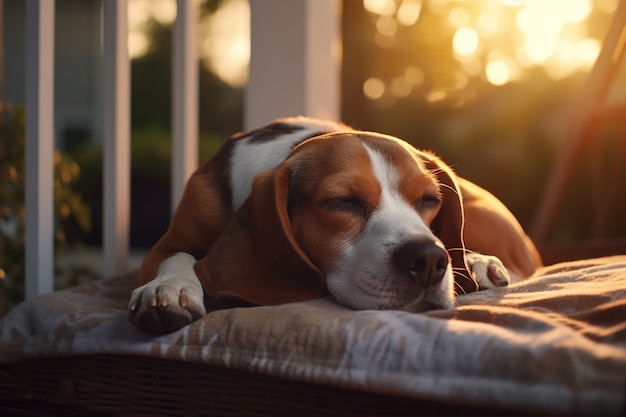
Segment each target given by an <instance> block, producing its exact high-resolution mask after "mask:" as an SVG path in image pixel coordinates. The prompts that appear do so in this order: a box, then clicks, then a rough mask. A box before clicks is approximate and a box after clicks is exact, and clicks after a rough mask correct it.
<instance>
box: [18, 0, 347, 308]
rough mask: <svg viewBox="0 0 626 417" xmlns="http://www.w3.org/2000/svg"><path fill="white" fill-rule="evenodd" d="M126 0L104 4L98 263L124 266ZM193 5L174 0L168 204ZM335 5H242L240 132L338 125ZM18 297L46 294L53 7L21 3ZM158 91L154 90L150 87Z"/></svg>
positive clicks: (187, 117) (192, 138) (192, 73)
mask: <svg viewBox="0 0 626 417" xmlns="http://www.w3.org/2000/svg"><path fill="white" fill-rule="evenodd" d="M127 3H128V0H104V1H103V4H104V61H105V62H104V65H105V69H104V73H105V77H104V83H105V86H104V91H105V97H104V101H105V103H104V112H105V114H104V163H103V170H104V181H105V184H104V207H103V212H104V226H103V227H104V231H103V232H104V244H103V250H104V265H103V273H104V275H105V276H109V275H113V274H117V273H120V272H123V271H125V270H126V269H127V265H128V253H129V222H130V204H129V203H130V82H131V79H130V62H129V57H128V48H127V34H128V24H127ZM198 8H199V5H198V0H177V10H178V16H177V18H176V22H175V30H174V42H173V80H172V86H173V100H172V118H173V123H172V126H173V161H172V205H173V206H175V205H176V204H177V203H178V201H179V199H180V197H181V195H182V191H183V189H184V184H185V182H186V180H187V178H188V176H189V175H190V174H191V173H192V172H193V170H194V169H195V168H196V165H197V141H198V134H197V129H198V98H197V97H198V95H197V94H198V73H197V65H198V61H197V46H196V25H197V21H198ZM339 22H340V3H339V0H298V1H293V0H251V29H252V30H251V33H252V48H253V49H252V56H251V64H250V81H249V85H248V92H247V96H246V104H245V107H246V108H245V115H246V116H245V125H246V128H250V127H254V126H258V125H260V124H262V123H266V122H268V121H270V120H271V119H273V118H276V117H280V116H284V115H294V114H304V115H309V116H314V117H325V118H329V119H335V120H337V119H338V118H339V93H338V92H339V65H340V64H339V63H340V58H341V57H340V53H341V48H340V32H339ZM26 31H27V41H26V49H27V54H26V59H27V65H26V68H27V71H28V73H27V75H26V120H27V124H26V297H27V298H33V297H34V296H36V295H38V294H41V293H45V292H49V291H51V290H52V288H53V277H54V274H53V269H54V268H53V235H54V220H53V192H52V191H53V189H52V187H53V149H54V134H53V132H54V126H53V115H54V108H53V107H54V99H53V97H54V91H53V85H54V82H53V80H54V58H53V55H54V54H53V51H54V0H27V6H26ZM155 87H158V86H155Z"/></svg>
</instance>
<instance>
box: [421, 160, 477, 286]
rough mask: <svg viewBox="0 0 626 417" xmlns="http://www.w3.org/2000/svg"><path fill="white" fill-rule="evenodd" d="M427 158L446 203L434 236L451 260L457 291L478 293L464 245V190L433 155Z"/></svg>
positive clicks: (442, 163)
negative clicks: (466, 260)
mask: <svg viewBox="0 0 626 417" xmlns="http://www.w3.org/2000/svg"><path fill="white" fill-rule="evenodd" d="M424 155H425V156H426V166H427V168H428V169H430V170H431V172H432V173H433V174H434V175H435V176H436V177H437V180H438V181H439V183H440V184H441V194H442V197H443V203H442V206H441V209H440V210H439V213H438V214H437V216H436V217H435V219H434V220H433V222H432V224H431V229H432V231H433V233H434V234H435V235H436V236H437V237H438V238H439V239H441V241H442V242H443V244H444V246H445V247H446V249H447V250H448V254H449V255H450V259H451V260H452V268H453V272H454V281H455V283H456V285H455V291H456V292H457V294H458V293H470V292H475V291H478V284H477V283H476V281H475V280H474V278H472V275H471V273H470V271H469V269H468V268H467V265H466V263H465V244H464V242H463V223H464V215H463V197H462V195H461V187H460V186H459V184H458V183H457V181H456V175H455V174H454V172H452V169H450V167H449V166H448V165H447V164H445V163H444V162H442V161H441V160H440V159H439V158H437V157H436V156H434V155H432V154H427V153H425V154H424Z"/></svg>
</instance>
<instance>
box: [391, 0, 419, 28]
mask: <svg viewBox="0 0 626 417" xmlns="http://www.w3.org/2000/svg"><path fill="white" fill-rule="evenodd" d="M421 11H422V0H404V1H403V2H402V4H401V5H400V7H399V8H398V13H397V14H396V19H398V23H400V24H401V25H404V26H413V25H414V24H415V23H417V19H418V18H419V17H420V12H421Z"/></svg>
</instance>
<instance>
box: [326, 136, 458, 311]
mask: <svg viewBox="0 0 626 417" xmlns="http://www.w3.org/2000/svg"><path fill="white" fill-rule="evenodd" d="M363 146H364V148H365V150H366V152H367V154H368V156H369V159H370V166H371V169H372V172H373V175H374V176H375V178H376V180H377V181H378V183H379V184H380V189H381V193H380V200H379V201H378V202H377V205H376V208H375V209H374V211H373V212H372V213H371V215H370V216H369V218H368V219H367V225H366V227H365V229H364V231H363V233H362V234H361V235H360V236H359V238H358V239H357V240H356V241H354V242H352V243H351V244H348V245H346V246H345V247H343V248H342V253H341V256H340V258H339V261H338V262H337V265H336V268H335V270H333V271H330V273H328V272H327V274H326V283H327V286H328V290H329V292H330V293H331V294H332V295H333V297H335V299H337V300H338V301H339V302H341V303H343V304H346V305H348V306H350V307H353V308H357V309H371V308H374V309H380V308H399V309H406V310H407V311H421V310H425V309H430V308H433V307H438V308H450V307H452V306H453V305H454V304H453V301H452V300H453V298H452V297H453V295H452V294H453V293H452V267H451V266H450V265H448V268H447V270H446V274H445V276H444V279H443V280H442V281H441V283H439V284H437V285H433V286H430V287H428V288H426V289H424V288H422V287H420V286H418V285H416V284H415V283H414V282H413V281H412V280H411V279H408V278H407V276H406V274H405V273H404V272H403V271H399V270H398V269H397V268H396V266H395V264H394V260H393V259H394V251H395V250H396V249H397V248H399V247H401V246H402V245H403V244H406V243H407V242H410V241H420V240H424V241H428V240H430V241H432V242H434V243H438V242H439V240H438V239H437V237H435V235H434V234H433V232H432V231H431V230H430V228H429V227H428V226H427V225H426V223H425V222H424V220H423V219H422V218H421V216H420V215H419V213H418V212H417V209H416V208H415V207H414V204H415V203H417V202H411V201H408V199H407V196H403V195H402V194H401V191H402V189H401V187H400V182H401V180H403V178H402V175H403V174H402V172H401V171H400V170H399V169H398V168H397V167H396V166H395V165H394V164H393V161H391V160H390V159H388V158H385V155H384V154H382V153H381V152H380V151H378V150H376V149H375V148H373V147H368V146H367V145H366V144H363ZM416 186H417V185H416Z"/></svg>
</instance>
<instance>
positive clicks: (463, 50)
mask: <svg viewBox="0 0 626 417" xmlns="http://www.w3.org/2000/svg"><path fill="white" fill-rule="evenodd" d="M479 43H480V39H479V38H478V34H477V33H476V31H475V30H474V29H473V28H471V27H469V26H463V27H460V28H458V29H457V31H456V33H455V34H454V38H453V40H452V46H453V47H454V52H455V53H457V54H458V55H460V56H463V57H467V56H471V55H474V53H476V51H477V50H478V45H479Z"/></svg>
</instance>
